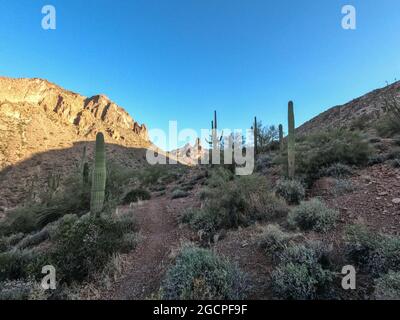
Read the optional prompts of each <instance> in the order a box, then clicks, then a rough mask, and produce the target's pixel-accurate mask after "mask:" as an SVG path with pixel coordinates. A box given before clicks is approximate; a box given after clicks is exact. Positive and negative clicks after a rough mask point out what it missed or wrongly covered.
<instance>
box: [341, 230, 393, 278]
mask: <svg viewBox="0 0 400 320" xmlns="http://www.w3.org/2000/svg"><path fill="white" fill-rule="evenodd" d="M345 246H346V256H347V257H348V259H349V260H350V261H351V262H352V263H354V264H355V265H357V266H358V267H359V268H360V270H361V271H362V272H366V273H369V274H370V275H371V276H373V277H377V276H379V275H382V274H385V273H387V272H389V270H392V271H396V272H397V271H400V237H396V236H392V235H387V234H382V233H378V232H372V231H370V230H369V229H368V228H366V227H365V226H361V225H354V226H350V227H348V228H347V230H346V233H345Z"/></svg>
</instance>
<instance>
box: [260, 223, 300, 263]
mask: <svg viewBox="0 0 400 320" xmlns="http://www.w3.org/2000/svg"><path fill="white" fill-rule="evenodd" d="M296 237H297V235H296V234H290V233H286V232H284V231H282V229H281V228H280V227H279V226H278V225H274V224H269V225H267V226H265V227H263V230H262V233H261V235H260V236H259V240H258V245H259V246H260V247H261V248H262V249H263V250H264V251H265V252H266V253H267V254H269V255H271V256H272V258H273V259H277V258H278V257H279V256H280V254H281V253H282V252H283V251H284V250H285V249H287V248H288V247H289V246H290V245H293V240H294V238H296Z"/></svg>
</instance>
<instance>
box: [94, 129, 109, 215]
mask: <svg viewBox="0 0 400 320" xmlns="http://www.w3.org/2000/svg"><path fill="white" fill-rule="evenodd" d="M105 189H106V151H105V145H104V136H103V134H102V133H98V134H97V136H96V153H95V163H94V169H93V180H92V193H91V198H90V212H91V213H92V214H95V215H98V214H99V213H100V212H101V211H102V210H103V206H104V195H105Z"/></svg>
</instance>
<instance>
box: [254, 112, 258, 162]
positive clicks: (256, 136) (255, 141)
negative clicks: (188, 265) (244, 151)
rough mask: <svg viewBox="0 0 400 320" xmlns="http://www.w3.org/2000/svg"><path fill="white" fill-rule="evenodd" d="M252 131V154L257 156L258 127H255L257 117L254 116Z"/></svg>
mask: <svg viewBox="0 0 400 320" xmlns="http://www.w3.org/2000/svg"><path fill="white" fill-rule="evenodd" d="M253 133H254V156H255V157H256V156H257V151H258V150H257V145H258V127H257V117H254V127H253Z"/></svg>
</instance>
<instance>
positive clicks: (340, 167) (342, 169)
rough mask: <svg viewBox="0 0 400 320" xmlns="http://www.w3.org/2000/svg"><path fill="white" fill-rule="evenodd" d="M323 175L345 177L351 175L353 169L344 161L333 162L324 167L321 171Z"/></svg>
mask: <svg viewBox="0 0 400 320" xmlns="http://www.w3.org/2000/svg"><path fill="white" fill-rule="evenodd" d="M320 172H321V176H325V177H333V178H344V177H348V176H351V175H352V173H353V170H352V169H351V167H350V166H348V165H346V164H343V163H340V162H338V163H333V164H332V165H330V166H329V167H327V168H323V169H322V170H321V171H320Z"/></svg>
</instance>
